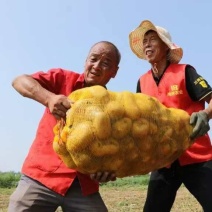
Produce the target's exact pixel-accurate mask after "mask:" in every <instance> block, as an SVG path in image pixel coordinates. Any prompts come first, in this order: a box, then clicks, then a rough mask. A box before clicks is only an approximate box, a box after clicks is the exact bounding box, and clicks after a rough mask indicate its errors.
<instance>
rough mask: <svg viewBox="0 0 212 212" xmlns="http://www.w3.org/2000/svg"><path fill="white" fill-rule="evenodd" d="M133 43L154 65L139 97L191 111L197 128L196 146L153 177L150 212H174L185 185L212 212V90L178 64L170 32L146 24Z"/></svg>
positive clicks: (134, 33)
mask: <svg viewBox="0 0 212 212" xmlns="http://www.w3.org/2000/svg"><path fill="white" fill-rule="evenodd" d="M129 38H130V46H131V49H132V51H133V52H134V53H135V54H136V55H137V56H138V57H139V58H141V59H145V60H147V61H148V62H149V63H150V65H151V69H150V70H149V71H148V72H146V73H145V74H143V75H142V76H141V77H140V78H139V80H138V84H137V92H142V93H145V94H148V95H150V96H154V97H156V98H157V99H158V100H159V101H160V102H161V103H163V104H164V105H165V106H167V107H173V108H179V109H182V110H185V111H187V112H188V113H189V114H190V115H191V118H190V124H192V125H194V129H193V133H192V135H191V138H192V139H195V142H194V144H193V145H192V146H191V147H190V148H188V149H187V150H186V151H185V152H184V153H183V154H182V155H181V157H180V158H179V159H178V160H176V161H175V162H174V163H173V164H171V165H170V167H169V168H162V169H159V170H156V171H153V172H152V173H151V177H150V182H149V186H148V192H147V199H146V202H145V206H144V211H145V212H155V211H157V212H169V211H171V207H172V205H173V202H174V200H175V197H176V193H177V190H178V189H179V187H180V185H181V184H182V183H183V184H184V185H185V186H186V188H187V189H188V190H189V191H190V192H191V193H192V194H193V195H194V197H195V198H196V199H197V200H198V201H199V203H200V204H201V206H202V207H203V210H204V211H205V212H211V211H212V195H211V191H212V146H211V141H210V138H209V136H208V134H207V132H208V130H209V129H210V127H209V123H208V122H209V119H211V118H212V100H211V99H212V89H211V87H210V86H209V85H208V83H207V81H206V80H205V79H204V78H203V77H202V76H200V75H199V74H198V73H197V72H196V70H195V69H194V68H193V67H192V66H191V65H188V64H178V63H179V61H180V60H181V58H182V55H183V50H182V48H180V47H179V46H177V45H175V44H174V43H173V42H172V41H171V36H170V34H169V33H168V31H167V30H166V29H164V28H162V27H159V26H155V25H154V24H153V23H152V22H150V21H148V20H144V21H142V22H141V24H140V25H139V27H137V28H136V29H135V30H133V31H132V32H131V33H130V36H129ZM206 102H207V103H208V107H207V108H206V109H205V103H206Z"/></svg>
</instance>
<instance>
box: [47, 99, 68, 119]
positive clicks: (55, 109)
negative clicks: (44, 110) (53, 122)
mask: <svg viewBox="0 0 212 212" xmlns="http://www.w3.org/2000/svg"><path fill="white" fill-rule="evenodd" d="M71 104H72V102H71V101H70V100H69V99H68V97H67V96H64V95H54V96H52V97H51V99H50V100H49V101H48V107H49V110H50V112H51V113H52V115H53V116H54V117H55V118H56V119H58V120H60V119H61V118H63V119H65V118H66V112H67V110H68V109H69V108H71Z"/></svg>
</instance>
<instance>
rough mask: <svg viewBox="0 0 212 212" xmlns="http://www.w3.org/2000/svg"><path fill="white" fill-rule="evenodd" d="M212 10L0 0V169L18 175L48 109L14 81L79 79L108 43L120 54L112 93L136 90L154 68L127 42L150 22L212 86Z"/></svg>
mask: <svg viewBox="0 0 212 212" xmlns="http://www.w3.org/2000/svg"><path fill="white" fill-rule="evenodd" d="M211 8H212V1H211V0H203V1H194V0H186V1H182V0H172V1H170V0H169V1H168V0H164V1H158V0H152V1H141V0H130V1H127V0H126V1H124V0H107V1H103V0H90V1H88V0H77V1H76V0H36V1H33V0H31V1H29V0H19V1H16V0H0V27H1V30H0V95H1V99H2V100H1V103H0V122H1V127H0V138H1V139H0V171H3V172H6V171H15V172H18V171H20V170H21V166H22V163H23V161H24V159H25V157H26V155H27V153H28V150H29V148H30V146H31V143H32V141H33V139H34V136H35V133H36V129H37V125H38V123H39V120H40V118H41V116H42V113H43V111H44V106H42V105H40V104H39V103H37V102H35V101H33V100H31V99H27V98H24V97H22V96H21V95H20V94H19V93H17V92H16V91H15V90H14V89H13V87H12V85H11V83H12V81H13V79H14V78H15V77H17V76H19V75H22V74H31V73H34V72H37V71H41V70H42V71H47V70H48V69H51V68H64V69H69V70H72V71H75V72H79V73H82V72H83V67H84V62H85V59H86V56H87V54H88V51H89V49H90V47H91V46H92V45H93V44H94V43H96V42H98V41H102V40H107V41H110V42H113V43H114V44H115V45H116V46H117V47H118V48H119V50H120V52H121V55H122V59H121V63H120V65H119V72H118V74H117V76H116V78H115V79H112V80H111V81H110V82H109V83H108V85H107V87H108V89H109V90H112V91H117V92H119V91H124V90H128V91H131V92H135V91H136V84H137V80H138V78H139V76H140V75H141V74H143V73H144V72H146V71H147V70H149V68H150V66H149V63H147V61H144V60H141V59H139V58H138V57H137V56H136V55H134V54H133V53H132V51H131V49H130V46H129V40H128V37H129V33H130V32H131V31H132V30H133V29H135V28H136V27H137V26H138V25H139V24H140V22H141V21H142V20H146V19H147V20H150V21H152V22H153V23H155V24H156V25H159V26H162V27H164V28H166V29H167V30H168V31H169V32H170V34H171V36H172V40H173V42H174V43H176V44H177V45H179V46H181V47H182V48H183V51H184V56H183V58H182V60H181V63H186V64H191V65H192V66H193V67H195V68H196V70H197V72H198V73H199V74H200V75H202V76H203V77H204V78H205V79H206V80H207V81H208V83H209V84H210V85H212V67H211V63H210V62H212V52H211V49H212V37H211V34H212V24H211V20H212V12H211ZM209 134H211V132H209Z"/></svg>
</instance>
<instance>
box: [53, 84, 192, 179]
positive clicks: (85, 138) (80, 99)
mask: <svg viewBox="0 0 212 212" xmlns="http://www.w3.org/2000/svg"><path fill="white" fill-rule="evenodd" d="M68 98H69V99H70V100H72V101H73V102H74V104H73V105H72V107H71V109H69V110H68V111H67V116H66V121H65V122H64V121H59V122H58V123H57V125H56V126H55V127H54V134H55V137H54V141H53V148H54V150H55V152H56V153H57V154H58V155H59V157H60V158H61V159H62V161H63V162H64V163H65V164H66V165H67V166H68V167H69V168H72V169H75V170H77V171H79V172H81V173H85V174H91V173H95V172H98V171H101V172H103V171H109V172H114V173H116V176H117V177H125V176H131V175H140V174H147V173H149V172H151V171H153V170H156V169H159V168H162V167H165V166H168V165H169V164H171V163H172V162H173V161H174V160H176V159H177V158H178V157H179V156H180V155H181V154H182V153H183V152H184V151H185V150H186V149H187V148H188V147H189V146H190V145H191V144H192V143H193V141H191V140H190V138H189V135H190V134H191V132H192V128H193V127H192V126H191V125H190V124H189V118H190V116H189V115H188V113H187V112H185V111H183V110H180V109H174V108H167V107H165V106H164V105H163V104H161V103H160V102H159V101H158V100H157V99H156V98H153V97H150V96H148V95H145V94H142V93H131V92H129V91H123V92H112V91H109V90H106V89H105V88H104V87H102V86H92V87H87V88H83V89H80V90H76V91H74V92H72V93H71V94H70V95H69V97H68Z"/></svg>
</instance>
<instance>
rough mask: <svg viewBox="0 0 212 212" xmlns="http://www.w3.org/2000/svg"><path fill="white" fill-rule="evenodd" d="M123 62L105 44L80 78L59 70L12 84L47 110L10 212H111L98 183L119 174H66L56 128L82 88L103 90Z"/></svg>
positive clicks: (88, 61)
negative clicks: (72, 96)
mask: <svg viewBox="0 0 212 212" xmlns="http://www.w3.org/2000/svg"><path fill="white" fill-rule="evenodd" d="M120 59H121V55H120V52H119V50H118V49H117V47H116V46H115V45H114V44H112V43H111V42H108V41H101V42H98V43H96V44H94V45H93V46H92V48H91V49H90V51H89V54H88V57H87V59H86V61H85V66H84V67H85V68H84V73H82V74H79V73H76V72H73V71H69V70H64V69H61V68H56V69H51V70H49V71H48V72H46V73H45V72H42V71H40V72H37V73H34V74H31V75H22V76H18V77H17V78H16V79H15V80H14V81H13V83H12V85H13V87H14V88H15V89H16V90H17V91H18V92H19V93H20V94H21V95H22V96H24V97H28V98H31V99H33V100H35V101H37V102H39V103H41V104H43V105H44V106H45V107H46V109H45V112H44V114H43V117H42V118H41V120H40V123H39V126H38V129H37V133H36V137H35V139H34V141H33V143H32V146H31V148H30V150H29V153H28V155H27V157H26V159H25V161H24V164H23V167H22V171H21V172H22V177H21V180H20V182H19V184H18V187H17V189H16V190H15V191H14V193H13V194H12V195H11V197H10V203H9V209H8V211H9V212H22V211H30V212H42V211H43V212H47V211H49V212H51V211H52V212H53V211H55V210H56V209H57V208H58V206H61V208H62V210H63V211H92V212H95V211H96V212H101V211H107V208H106V206H105V204H104V202H103V200H102V198H101V196H100V194H99V184H98V182H107V181H110V180H115V179H116V176H115V174H114V173H107V172H104V173H101V172H100V173H93V174H91V175H90V176H88V175H84V174H82V173H79V172H77V171H75V170H72V169H69V168H67V167H66V166H65V165H64V163H63V162H62V161H61V159H60V158H59V157H58V156H57V154H56V153H55V152H54V151H53V147H52V142H53V138H54V134H53V127H54V126H55V125H56V121H57V119H61V118H65V117H66V111H67V110H68V109H69V108H70V107H71V102H70V100H69V99H68V98H67V96H68V95H69V94H70V93H71V92H73V91H74V90H77V89H81V88H83V87H88V86H93V85H101V86H104V87H105V86H106V84H107V83H108V82H109V80H110V79H111V78H114V77H115V76H116V74H117V71H118V68H119V67H118V65H119V62H120Z"/></svg>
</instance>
